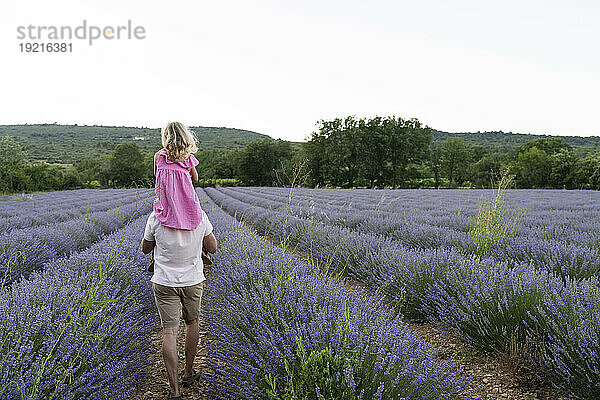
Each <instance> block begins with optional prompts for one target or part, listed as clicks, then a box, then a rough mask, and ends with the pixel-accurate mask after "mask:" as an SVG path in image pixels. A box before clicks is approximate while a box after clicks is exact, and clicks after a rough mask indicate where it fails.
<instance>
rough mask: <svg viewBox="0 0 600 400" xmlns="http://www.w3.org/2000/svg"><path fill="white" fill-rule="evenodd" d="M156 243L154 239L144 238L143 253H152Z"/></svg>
mask: <svg viewBox="0 0 600 400" xmlns="http://www.w3.org/2000/svg"><path fill="white" fill-rule="evenodd" d="M155 245H156V243H155V242H152V241H149V240H146V239H142V253H144V254H148V253H150V252H151V251H152V250H153V249H154V246H155Z"/></svg>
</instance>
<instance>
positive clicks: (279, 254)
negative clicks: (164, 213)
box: [198, 191, 470, 400]
mask: <svg viewBox="0 0 600 400" xmlns="http://www.w3.org/2000/svg"><path fill="white" fill-rule="evenodd" d="M198 195H199V198H200V199H201V201H202V204H203V207H204V209H205V211H206V212H207V213H208V215H209V217H210V219H211V222H212V223H213V225H214V228H215V229H214V231H215V234H216V235H217V238H218V241H219V251H218V253H217V254H216V257H215V265H214V266H213V269H212V271H211V274H210V277H209V284H208V286H207V289H206V291H205V300H204V301H203V312H204V313H205V316H206V319H207V322H208V325H209V329H210V333H211V335H212V336H213V337H214V338H215V340H214V341H213V342H212V348H210V349H209V353H210V354H211V357H210V359H211V360H212V362H211V364H210V366H209V367H210V368H211V369H212V370H213V372H214V373H215V374H214V375H216V376H217V378H216V379H214V380H211V381H209V382H208V383H209V385H208V386H209V389H210V393H209V394H210V396H211V398H215V399H260V398H272V399H286V398H294V399H295V398H316V399H325V398H327V399H334V398H335V399H400V398H403V399H414V400H417V399H452V398H456V396H458V395H459V394H462V395H463V396H464V397H465V398H468V397H469V396H470V394H469V393H467V390H466V385H465V382H464V381H463V380H462V378H460V377H459V376H458V375H456V371H455V370H454V367H453V365H452V364H451V363H440V361H439V360H438V359H437V357H436V356H435V353H434V352H433V351H432V349H431V348H430V347H429V346H428V345H425V344H424V343H422V342H421V341H420V340H419V339H418V337H417V335H416V334H415V333H413V332H411V331H410V330H409V329H408V327H407V326H406V325H405V324H404V323H403V322H402V320H401V318H399V317H398V316H397V314H395V313H393V312H392V311H390V310H388V309H387V308H386V307H383V306H382V303H381V299H379V300H378V299H377V298H374V297H372V296H369V295H366V294H365V293H363V292H362V291H348V290H347V289H346V288H345V286H344V284H343V283H342V282H339V281H334V280H332V279H330V278H329V276H328V275H327V274H323V273H322V271H321V272H320V271H319V270H318V269H316V268H314V266H311V265H310V264H307V263H306V262H304V261H302V260H300V259H299V258H298V257H297V256H294V255H292V254H289V253H287V252H286V250H285V249H283V250H282V249H281V248H279V247H276V246H274V245H272V244H270V243H269V242H268V241H265V240H264V239H263V238H261V237H259V236H258V235H256V233H255V232H254V231H252V230H251V229H249V228H247V227H245V226H244V225H243V224H240V223H238V222H237V221H236V220H235V219H234V218H232V217H231V216H229V215H228V214H226V213H225V212H223V211H222V210H221V209H219V208H218V207H215V206H214V204H212V202H211V201H210V200H209V199H208V197H207V196H206V194H204V193H203V192H202V191H199V192H198ZM223 361H225V362H223ZM209 376H211V375H209ZM225 382H226V383H225Z"/></svg>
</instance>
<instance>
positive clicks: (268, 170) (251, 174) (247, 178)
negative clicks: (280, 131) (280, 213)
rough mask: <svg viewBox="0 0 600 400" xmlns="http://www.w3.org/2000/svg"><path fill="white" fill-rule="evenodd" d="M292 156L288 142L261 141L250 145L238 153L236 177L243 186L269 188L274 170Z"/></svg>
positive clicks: (273, 179)
mask: <svg viewBox="0 0 600 400" xmlns="http://www.w3.org/2000/svg"><path fill="white" fill-rule="evenodd" d="M291 154H292V148H291V145H290V143H289V142H284V141H282V140H272V139H263V140H261V141H258V142H253V143H250V144H249V145H248V146H247V147H246V149H244V150H243V151H241V152H240V153H239V158H238V164H237V171H236V173H237V175H238V176H239V177H240V178H241V180H242V181H243V182H244V184H245V185H249V186H271V185H273V183H274V181H275V170H276V169H277V168H279V167H280V165H281V163H282V162H283V161H284V160H286V159H288V158H289V157H290V156H291Z"/></svg>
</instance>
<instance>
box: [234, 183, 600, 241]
mask: <svg viewBox="0 0 600 400" xmlns="http://www.w3.org/2000/svg"><path fill="white" fill-rule="evenodd" d="M225 190H226V189H225ZM235 191H236V192H238V193H244V194H247V195H250V196H252V195H254V196H258V197H259V198H266V199H274V200H276V201H277V202H281V201H284V202H286V201H287V200H288V194H289V193H288V192H287V191H286V190H285V189H283V188H238V189H235ZM380 192H381V193H380ZM491 193H492V192H491V191H488V190H456V191H451V192H449V191H435V190H405V191H392V190H387V191H386V190H383V191H365V190H331V191H329V190H323V189H321V190H312V189H296V190H295V193H294V206H296V207H300V208H301V209H304V210H303V212H304V213H308V212H309V211H313V212H317V213H319V214H320V213H323V212H326V213H327V214H330V213H332V214H331V215H330V218H331V219H332V220H336V219H337V218H340V219H341V221H340V222H343V221H344V220H345V219H350V220H351V222H350V223H352V220H353V222H354V223H355V224H358V225H362V224H364V223H366V224H367V226H366V227H365V228H375V229H381V228H379V227H377V226H376V225H377V224H378V223H381V222H382V221H386V222H388V223H389V224H390V225H389V228H394V226H393V225H392V224H391V223H392V222H396V223H397V224H398V225H399V226H402V225H403V224H410V225H430V226H436V227H444V228H449V229H451V230H453V231H458V232H465V233H468V232H469V230H470V228H471V226H472V223H473V217H474V216H475V214H476V212H477V203H478V201H479V200H480V199H481V198H483V197H485V196H489V195H490V194H491ZM506 200H507V201H508V202H509V205H510V206H511V207H513V208H521V207H523V206H528V208H529V209H528V210H527V213H526V215H525V216H524V218H522V220H521V221H520V223H519V225H518V226H517V227H516V228H517V231H516V234H517V236H534V237H536V238H539V239H560V240H563V241H568V242H575V243H578V244H588V245H592V246H597V245H598V243H599V242H600V241H599V238H600V234H599V233H598V232H599V231H600V210H599V209H598V208H597V206H596V205H597V203H598V201H599V200H600V193H598V192H590V191H569V192H565V191H558V190H551V191H535V190H509V191H508V192H507V195H506ZM342 211H346V213H342ZM399 217H401V218H399ZM372 219H374V221H373V223H369V221H370V220H372ZM387 219H391V220H392V221H387ZM394 220H395V221H394ZM549 222H550V223H549ZM565 235H566V236H565Z"/></svg>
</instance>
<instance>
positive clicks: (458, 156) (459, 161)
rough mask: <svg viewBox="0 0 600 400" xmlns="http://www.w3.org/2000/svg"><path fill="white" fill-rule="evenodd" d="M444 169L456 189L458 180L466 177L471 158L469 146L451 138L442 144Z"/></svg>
mask: <svg viewBox="0 0 600 400" xmlns="http://www.w3.org/2000/svg"><path fill="white" fill-rule="evenodd" d="M441 153H442V169H443V170H444V172H445V173H446V177H447V178H448V181H449V182H450V187H454V186H455V184H456V180H459V179H460V178H462V177H464V174H465V172H466V169H467V167H468V165H469V160H470V156H471V152H470V148H469V145H468V144H467V143H466V142H465V141H464V140H462V139H460V138H456V137H450V138H448V139H446V140H444V141H443V142H442V145H441Z"/></svg>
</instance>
